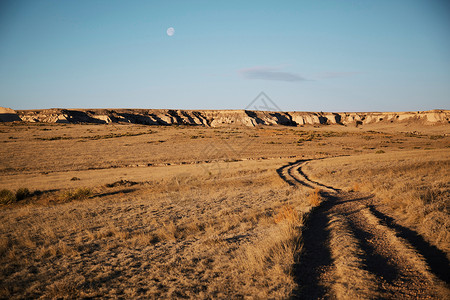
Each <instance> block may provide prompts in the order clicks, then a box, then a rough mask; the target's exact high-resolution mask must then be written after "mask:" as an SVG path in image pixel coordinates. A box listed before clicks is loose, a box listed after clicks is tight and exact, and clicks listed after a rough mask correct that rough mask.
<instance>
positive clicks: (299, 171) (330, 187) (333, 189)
mask: <svg viewBox="0 0 450 300" xmlns="http://www.w3.org/2000/svg"><path fill="white" fill-rule="evenodd" d="M297 172H298V173H299V174H300V175H302V176H303V177H304V178H305V179H306V180H308V181H309V182H312V183H314V184H316V185H318V186H321V187H324V188H327V189H330V190H332V191H335V192H339V191H340V189H335V188H334V187H332V186H329V185H325V184H321V183H319V182H317V181H314V180H311V179H310V178H309V177H308V176H307V175H306V174H305V173H304V172H303V171H302V167H301V166H299V167H298V168H297Z"/></svg>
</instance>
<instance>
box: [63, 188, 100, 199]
mask: <svg viewBox="0 0 450 300" xmlns="http://www.w3.org/2000/svg"><path fill="white" fill-rule="evenodd" d="M91 195H92V191H91V189H89V188H78V189H75V190H67V191H64V192H63V193H61V194H60V199H61V200H63V201H73V200H84V199H87V198H89V197H90V196H91Z"/></svg>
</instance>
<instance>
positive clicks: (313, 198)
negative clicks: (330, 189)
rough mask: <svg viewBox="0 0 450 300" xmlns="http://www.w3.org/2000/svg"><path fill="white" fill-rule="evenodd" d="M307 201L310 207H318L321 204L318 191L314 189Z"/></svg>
mask: <svg viewBox="0 0 450 300" xmlns="http://www.w3.org/2000/svg"><path fill="white" fill-rule="evenodd" d="M308 200H309V203H310V204H311V206H313V207H316V206H319V205H320V203H321V202H322V197H321V196H320V189H319V188H315V189H314V192H312V193H310V194H309V196H308Z"/></svg>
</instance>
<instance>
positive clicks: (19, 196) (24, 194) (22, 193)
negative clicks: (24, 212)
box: [16, 188, 31, 201]
mask: <svg viewBox="0 0 450 300" xmlns="http://www.w3.org/2000/svg"><path fill="white" fill-rule="evenodd" d="M30 196H31V193H30V191H29V190H28V189H27V188H20V189H18V190H17V191H16V200H17V201H19V200H23V199H25V198H28V197H30Z"/></svg>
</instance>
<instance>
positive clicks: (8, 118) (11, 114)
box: [0, 107, 21, 122]
mask: <svg viewBox="0 0 450 300" xmlns="http://www.w3.org/2000/svg"><path fill="white" fill-rule="evenodd" d="M14 121H21V119H20V118H19V116H18V115H17V113H16V112H15V111H14V110H13V109H11V108H6V107H0V122H14Z"/></svg>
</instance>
